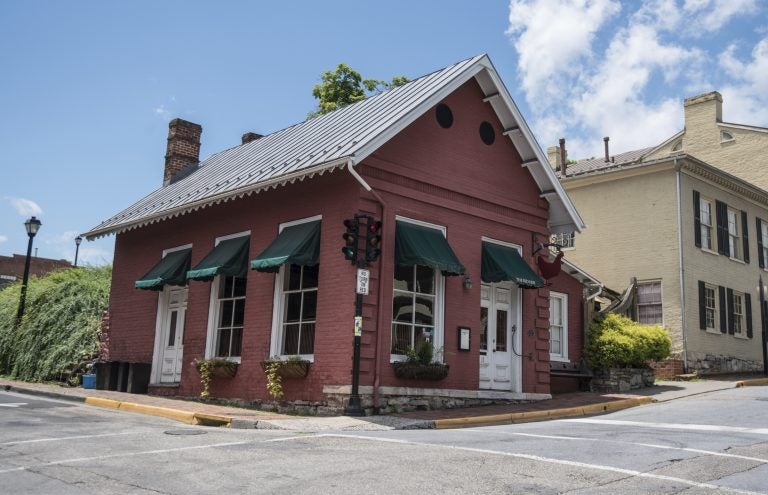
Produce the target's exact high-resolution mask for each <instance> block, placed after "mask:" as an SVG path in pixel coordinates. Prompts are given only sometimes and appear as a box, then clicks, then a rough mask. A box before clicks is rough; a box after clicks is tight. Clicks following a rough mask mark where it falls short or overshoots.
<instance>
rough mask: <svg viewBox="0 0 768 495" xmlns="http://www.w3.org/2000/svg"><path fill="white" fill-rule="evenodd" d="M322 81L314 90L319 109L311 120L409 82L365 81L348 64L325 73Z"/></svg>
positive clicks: (404, 79) (402, 78)
mask: <svg viewBox="0 0 768 495" xmlns="http://www.w3.org/2000/svg"><path fill="white" fill-rule="evenodd" d="M320 80H321V82H320V83H319V84H316V85H315V86H314V87H313V88H312V96H314V97H315V98H317V100H318V102H317V109H316V110H315V111H314V112H311V113H310V114H309V117H310V118H311V117H317V116H318V115H323V114H326V113H328V112H333V111H334V110H337V109H339V108H341V107H343V106H345V105H349V104H350V103H355V102H358V101H360V100H364V99H365V98H366V97H368V96H371V95H373V94H376V93H380V92H382V91H384V90H387V89H390V88H394V87H396V86H402V85H403V84H405V83H407V82H408V81H409V80H408V78H407V77H405V76H395V77H393V78H392V80H391V81H390V82H387V81H381V80H378V79H363V77H362V76H361V75H360V73H359V72H357V71H356V70H354V69H353V68H351V67H349V66H348V65H346V64H339V65H338V66H337V67H336V70H332V71H331V70H327V71H325V72H323V74H322V76H320Z"/></svg>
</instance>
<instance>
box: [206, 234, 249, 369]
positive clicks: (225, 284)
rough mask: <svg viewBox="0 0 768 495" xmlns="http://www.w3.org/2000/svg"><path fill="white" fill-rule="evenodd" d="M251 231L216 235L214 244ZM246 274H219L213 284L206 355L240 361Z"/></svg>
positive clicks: (243, 235) (244, 235)
mask: <svg viewBox="0 0 768 495" xmlns="http://www.w3.org/2000/svg"><path fill="white" fill-rule="evenodd" d="M249 235H251V231H250V230H248V231H245V232H238V233H237V234H231V235H225V236H222V237H217V238H216V241H215V243H214V246H218V245H219V243H221V242H222V241H226V240H229V239H236V238H238V237H246V236H249ZM246 286H247V277H235V276H229V275H216V276H215V277H214V278H213V282H212V283H211V302H210V306H209V308H208V338H207V340H206V352H205V355H206V356H207V357H209V358H211V357H221V358H227V359H231V360H232V361H237V362H239V361H240V356H241V353H242V350H243V328H244V326H245V293H246Z"/></svg>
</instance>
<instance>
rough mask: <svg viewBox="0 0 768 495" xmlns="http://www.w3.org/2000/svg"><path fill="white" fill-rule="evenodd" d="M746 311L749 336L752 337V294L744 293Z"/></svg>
mask: <svg viewBox="0 0 768 495" xmlns="http://www.w3.org/2000/svg"><path fill="white" fill-rule="evenodd" d="M744 311H746V312H747V314H746V316H747V337H749V338H750V339H751V338H752V295H751V294H750V293H749V292H747V293H745V294H744Z"/></svg>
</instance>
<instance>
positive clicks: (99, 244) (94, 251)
mask: <svg viewBox="0 0 768 495" xmlns="http://www.w3.org/2000/svg"><path fill="white" fill-rule="evenodd" d="M78 235H80V232H79V231H77V230H65V231H64V232H59V233H53V234H50V235H43V238H42V239H41V241H42V243H43V244H45V246H46V248H47V249H46V251H47V252H49V253H51V254H50V257H51V258H55V259H64V260H69V261H70V262H74V259H75V251H77V264H78V266H82V265H95V266H99V265H106V264H108V263H112V250H111V247H112V246H111V243H110V242H108V241H107V242H105V241H95V242H92V241H86V240H85V239H83V241H82V242H81V244H80V249H79V250H78V249H77V245H76V244H75V237H77V236H78Z"/></svg>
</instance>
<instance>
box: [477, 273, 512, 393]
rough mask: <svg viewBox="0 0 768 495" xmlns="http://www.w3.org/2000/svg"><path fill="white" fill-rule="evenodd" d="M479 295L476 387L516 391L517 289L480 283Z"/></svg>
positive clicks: (509, 286) (503, 285)
mask: <svg viewBox="0 0 768 495" xmlns="http://www.w3.org/2000/svg"><path fill="white" fill-rule="evenodd" d="M480 298H481V300H480V319H481V324H480V326H481V328H480V388H482V389H490V390H508V391H516V389H517V387H518V385H517V383H518V381H519V380H518V377H517V376H516V375H517V374H518V373H519V371H518V370H519V359H518V358H519V354H520V344H519V343H518V342H516V341H515V340H516V337H517V335H516V331H515V330H516V323H517V320H518V318H517V304H516V302H517V288H516V287H515V286H512V285H509V284H490V285H486V284H483V285H482V286H481V289H480Z"/></svg>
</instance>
